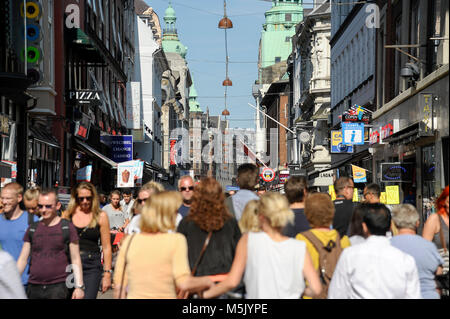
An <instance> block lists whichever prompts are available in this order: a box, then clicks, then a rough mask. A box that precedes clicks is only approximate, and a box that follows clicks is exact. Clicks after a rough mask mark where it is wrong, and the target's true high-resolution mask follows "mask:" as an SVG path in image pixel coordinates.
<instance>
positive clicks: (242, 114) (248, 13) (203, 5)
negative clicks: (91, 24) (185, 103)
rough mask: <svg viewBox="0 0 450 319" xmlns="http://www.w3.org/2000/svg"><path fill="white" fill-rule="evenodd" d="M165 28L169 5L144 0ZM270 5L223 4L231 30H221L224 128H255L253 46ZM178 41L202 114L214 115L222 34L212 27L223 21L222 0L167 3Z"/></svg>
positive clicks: (250, 1) (253, 1)
mask: <svg viewBox="0 0 450 319" xmlns="http://www.w3.org/2000/svg"><path fill="white" fill-rule="evenodd" d="M146 3H147V4H148V5H149V6H151V7H152V8H153V9H154V10H155V12H156V13H157V14H158V17H159V18H160V22H161V28H164V27H165V24H164V20H163V18H164V12H165V10H166V9H167V7H168V4H169V0H146ZM271 6H272V4H271V1H265V0H227V16H228V17H229V18H230V19H231V21H232V22H233V28H232V29H228V30H227V38H228V56H229V71H228V74H229V78H230V79H231V81H232V82H233V86H231V87H228V90H227V109H228V110H229V111H230V116H229V117H228V119H229V120H230V123H229V127H230V128H237V127H239V128H255V120H254V119H255V110H254V109H252V108H251V107H250V106H249V105H248V104H247V103H251V104H253V105H255V99H254V98H253V96H252V85H253V84H254V83H255V80H256V79H257V77H258V69H257V65H258V47H259V40H260V38H261V30H262V25H263V24H264V22H265V17H264V13H265V12H266V11H267V10H269V9H270V8H271ZM172 7H173V8H174V10H175V12H176V16H177V22H176V27H177V30H178V37H179V39H180V41H181V42H182V43H183V44H184V45H185V46H187V48H188V51H187V55H186V60H187V63H188V66H189V69H190V72H191V76H192V77H193V79H194V82H195V88H196V89H197V93H198V102H199V103H200V107H201V109H202V111H206V107H209V112H210V115H219V114H221V113H222V111H223V110H224V108H225V99H224V92H225V87H224V86H222V82H223V80H225V73H226V68H225V58H226V57H225V31H224V30H222V29H219V28H218V24H219V21H220V19H222V18H223V0H189V1H186V0H173V1H172Z"/></svg>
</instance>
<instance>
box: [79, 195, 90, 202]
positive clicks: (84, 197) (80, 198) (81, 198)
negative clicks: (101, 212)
mask: <svg viewBox="0 0 450 319" xmlns="http://www.w3.org/2000/svg"><path fill="white" fill-rule="evenodd" d="M77 200H78V201H79V202H83V201H84V200H87V201H88V202H91V201H92V196H83V197H78V198H77Z"/></svg>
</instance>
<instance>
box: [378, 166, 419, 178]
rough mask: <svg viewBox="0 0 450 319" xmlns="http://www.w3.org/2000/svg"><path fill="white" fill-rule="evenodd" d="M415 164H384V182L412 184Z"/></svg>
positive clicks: (382, 173)
mask: <svg viewBox="0 0 450 319" xmlns="http://www.w3.org/2000/svg"><path fill="white" fill-rule="evenodd" d="M414 170H415V164H414V163H382V164H381V181H382V182H412V180H413V176H414Z"/></svg>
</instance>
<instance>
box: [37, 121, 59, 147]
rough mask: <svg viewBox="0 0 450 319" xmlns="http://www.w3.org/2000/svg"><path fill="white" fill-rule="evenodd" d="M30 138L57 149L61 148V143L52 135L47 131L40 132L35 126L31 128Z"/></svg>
mask: <svg viewBox="0 0 450 319" xmlns="http://www.w3.org/2000/svg"><path fill="white" fill-rule="evenodd" d="M29 136H30V137H31V138H33V139H34V140H36V141H39V142H41V143H44V144H47V145H50V146H53V147H56V148H61V147H60V146H59V142H58V140H57V139H56V137H54V136H53V135H52V134H51V133H49V132H47V131H45V130H40V129H38V128H37V127H35V126H30V131H29Z"/></svg>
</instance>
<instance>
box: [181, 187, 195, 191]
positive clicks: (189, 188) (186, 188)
mask: <svg viewBox="0 0 450 319" xmlns="http://www.w3.org/2000/svg"><path fill="white" fill-rule="evenodd" d="M180 190H181V191H182V192H187V191H188V190H189V191H193V190H194V186H189V187H180Z"/></svg>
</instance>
